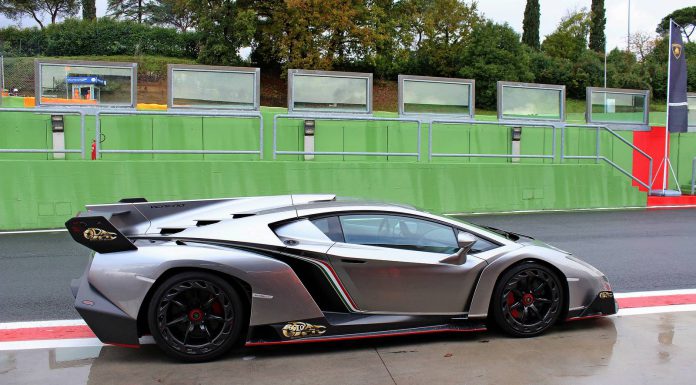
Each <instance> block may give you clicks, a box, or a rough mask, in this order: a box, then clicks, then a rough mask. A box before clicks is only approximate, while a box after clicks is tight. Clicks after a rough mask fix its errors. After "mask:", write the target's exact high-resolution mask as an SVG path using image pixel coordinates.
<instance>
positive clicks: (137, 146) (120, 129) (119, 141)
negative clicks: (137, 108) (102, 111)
mask: <svg viewBox="0 0 696 385" xmlns="http://www.w3.org/2000/svg"><path fill="white" fill-rule="evenodd" d="M100 120H101V125H100V130H101V138H100V140H101V147H100V148H101V149H104V150H152V148H153V146H152V143H153V141H152V123H153V122H152V117H150V116H142V115H141V116H136V115H132V116H123V115H118V116H113V115H112V116H101V117H100ZM99 155H100V157H101V159H103V160H149V159H153V155H152V154H104V153H100V154H99Z"/></svg>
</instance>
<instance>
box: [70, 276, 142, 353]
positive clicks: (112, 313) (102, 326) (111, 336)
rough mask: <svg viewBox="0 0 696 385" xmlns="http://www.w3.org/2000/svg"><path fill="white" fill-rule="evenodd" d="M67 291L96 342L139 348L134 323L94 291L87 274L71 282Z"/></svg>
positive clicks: (135, 322) (134, 321)
mask: <svg viewBox="0 0 696 385" xmlns="http://www.w3.org/2000/svg"><path fill="white" fill-rule="evenodd" d="M70 289H71V291H72V293H73V296H74V297H75V309H76V310H77V312H78V313H80V316H82V318H83V319H84V320H85V322H86V323H87V326H89V327H90V329H92V331H93V332H94V334H95V335H96V336H97V338H99V340H101V341H102V342H104V343H108V344H113V345H126V346H138V345H139V338H138V326H137V320H135V319H133V318H131V317H130V316H128V315H127V314H126V313H124V312H123V311H122V310H121V309H119V308H118V307H116V306H115V305H114V304H113V303H111V302H110V301H109V300H108V299H106V298H104V296H103V295H101V294H100V293H99V292H98V291H96V290H95V289H94V288H93V287H92V285H90V284H89V281H88V280H87V274H86V273H85V274H84V275H83V276H82V277H81V278H78V279H73V280H72V282H71V284H70Z"/></svg>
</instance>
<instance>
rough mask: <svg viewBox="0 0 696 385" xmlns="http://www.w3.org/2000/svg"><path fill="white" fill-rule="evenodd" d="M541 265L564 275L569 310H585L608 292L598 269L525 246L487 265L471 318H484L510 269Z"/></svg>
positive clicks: (538, 248)
mask: <svg viewBox="0 0 696 385" xmlns="http://www.w3.org/2000/svg"><path fill="white" fill-rule="evenodd" d="M528 260H529V261H539V262H541V263H545V264H548V265H551V266H553V267H555V268H556V269H557V270H558V271H560V272H561V274H563V277H560V278H561V279H562V280H565V283H566V284H567V288H568V303H567V305H568V308H569V309H570V310H578V309H584V308H585V307H587V306H589V304H590V303H591V302H592V301H593V300H594V298H595V297H596V296H597V294H598V293H599V292H600V291H602V290H607V289H606V286H605V281H604V275H603V274H602V273H601V272H600V271H599V270H597V269H594V268H589V267H587V266H585V265H583V264H581V263H578V262H576V261H574V260H572V259H569V258H568V254H566V253H563V252H560V251H557V250H553V249H550V248H546V247H541V246H535V245H525V246H524V247H521V248H518V249H515V250H513V251H510V252H508V253H506V254H503V255H501V256H499V257H498V258H496V259H494V260H492V261H490V260H489V261H488V262H489V264H488V266H486V268H484V269H483V271H482V272H481V276H480V277H479V280H478V282H477V284H476V288H475V289H474V295H473V297H472V300H471V305H470V306H469V311H468V314H469V318H485V317H487V316H488V309H489V306H490V303H491V298H492V296H493V291H494V289H495V285H496V283H497V281H498V277H500V276H501V275H502V274H503V273H504V272H505V271H506V270H507V269H509V268H510V267H511V266H513V265H515V264H517V263H521V262H524V261H528Z"/></svg>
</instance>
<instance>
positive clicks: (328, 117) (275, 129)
mask: <svg viewBox="0 0 696 385" xmlns="http://www.w3.org/2000/svg"><path fill="white" fill-rule="evenodd" d="M278 119H311V120H361V121H370V122H372V121H376V122H407V123H416V124H417V125H418V135H417V144H416V146H417V150H416V152H374V151H283V150H281V151H279V150H278ZM421 124H422V122H421V120H420V119H411V118H379V117H373V116H352V115H321V114H314V115H304V114H278V115H275V116H274V117H273V159H276V158H277V156H278V155H363V156H415V157H416V158H417V159H418V161H420V159H421Z"/></svg>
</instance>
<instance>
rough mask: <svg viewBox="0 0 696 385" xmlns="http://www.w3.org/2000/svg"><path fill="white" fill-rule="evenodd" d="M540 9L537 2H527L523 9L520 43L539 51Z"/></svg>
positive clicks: (536, 0)
mask: <svg viewBox="0 0 696 385" xmlns="http://www.w3.org/2000/svg"><path fill="white" fill-rule="evenodd" d="M540 17H541V9H540V7H539V0H527V6H526V7H524V20H523V21H522V43H524V44H527V45H528V46H530V47H532V48H534V49H539V47H540V46H539V18H540Z"/></svg>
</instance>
